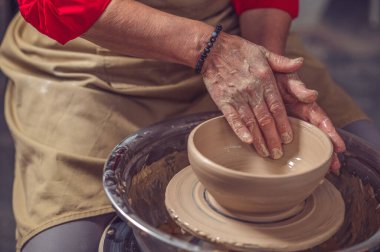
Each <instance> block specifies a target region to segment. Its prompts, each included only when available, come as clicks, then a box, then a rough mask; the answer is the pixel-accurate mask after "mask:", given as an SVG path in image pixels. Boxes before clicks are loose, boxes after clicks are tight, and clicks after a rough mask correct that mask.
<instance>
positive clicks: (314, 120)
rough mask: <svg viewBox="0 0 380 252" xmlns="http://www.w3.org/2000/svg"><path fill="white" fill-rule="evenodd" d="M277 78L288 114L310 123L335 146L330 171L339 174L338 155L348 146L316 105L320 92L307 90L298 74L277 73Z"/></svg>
mask: <svg viewBox="0 0 380 252" xmlns="http://www.w3.org/2000/svg"><path fill="white" fill-rule="evenodd" d="M275 78H276V80H277V86H278V89H279V91H280V93H281V96H282V98H283V101H284V104H285V107H286V110H287V112H288V114H289V115H292V116H295V117H298V118H300V119H302V120H304V121H307V122H310V123H311V124H313V125H315V126H317V127H318V128H319V129H321V130H322V131H323V132H325V133H326V134H327V135H328V136H329V137H330V139H331V141H332V143H333V146H334V154H333V160H332V162H331V166H330V169H331V171H332V172H334V173H338V172H339V169H340V162H339V159H338V156H337V153H340V152H343V151H345V150H346V146H345V144H344V141H343V140H342V138H341V137H340V136H339V134H338V133H337V132H336V130H335V127H334V125H333V124H332V122H331V120H330V118H328V116H327V115H326V113H325V112H324V111H323V109H322V108H321V107H320V106H319V105H318V104H317V103H316V100H317V97H318V92H317V91H315V90H310V89H307V88H306V87H305V84H304V83H303V82H302V81H301V79H300V78H299V76H298V74H297V73H290V74H285V73H275Z"/></svg>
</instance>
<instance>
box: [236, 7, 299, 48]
mask: <svg viewBox="0 0 380 252" xmlns="http://www.w3.org/2000/svg"><path fill="white" fill-rule="evenodd" d="M239 21H240V30H241V36H242V37H243V38H245V39H247V40H249V41H251V42H253V43H255V44H258V45H262V46H264V47H265V48H267V49H268V50H270V51H272V52H275V53H277V54H281V55H283V54H284V52H285V46H286V38H287V36H288V32H289V27H290V24H291V21H292V19H291V17H290V15H289V14H288V13H286V12H284V11H282V10H278V9H253V10H248V11H245V12H244V13H243V14H242V15H240V20H239Z"/></svg>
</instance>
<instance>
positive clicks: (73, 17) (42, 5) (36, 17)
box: [18, 0, 110, 44]
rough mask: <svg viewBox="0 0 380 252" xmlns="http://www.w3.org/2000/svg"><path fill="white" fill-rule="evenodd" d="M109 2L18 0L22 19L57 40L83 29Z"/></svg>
mask: <svg viewBox="0 0 380 252" xmlns="http://www.w3.org/2000/svg"><path fill="white" fill-rule="evenodd" d="M109 2H110V0H92V1H90V0H65V1H62V0H18V3H19V8H20V12H21V15H22V16H23V17H24V19H25V20H26V21H27V22H28V23H30V24H32V25H33V26H34V27H35V28H36V29H37V30H38V31H40V32H41V33H43V34H45V35H47V36H49V37H50V38H52V39H55V40H56V41H58V42H59V43H61V44H65V43H66V42H68V41H69V40H72V39H74V38H76V37H79V36H80V35H82V34H83V33H84V32H85V31H87V30H88V29H89V28H90V27H91V26H92V24H94V23H95V21H96V20H97V19H98V18H99V17H100V15H101V14H102V13H103V11H104V10H105V8H106V7H107V5H108V3H109Z"/></svg>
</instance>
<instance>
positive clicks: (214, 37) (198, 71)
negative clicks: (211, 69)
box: [195, 24, 223, 73]
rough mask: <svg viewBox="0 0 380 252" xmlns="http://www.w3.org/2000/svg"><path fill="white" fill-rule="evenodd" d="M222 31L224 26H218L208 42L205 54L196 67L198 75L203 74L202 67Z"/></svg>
mask: <svg viewBox="0 0 380 252" xmlns="http://www.w3.org/2000/svg"><path fill="white" fill-rule="evenodd" d="M222 29H223V26H222V25H221V24H218V25H217V26H216V27H215V30H214V31H213V32H212V33H211V37H210V40H209V42H207V46H206V48H205V49H204V50H203V53H202V54H201V56H200V57H199V59H198V62H197V64H196V66H195V72H196V73H200V72H201V70H202V67H203V63H204V62H205V60H206V57H207V55H208V53H209V52H210V50H211V47H212V46H213V45H214V42H215V41H216V38H217V37H218V35H219V33H220V32H221V31H222Z"/></svg>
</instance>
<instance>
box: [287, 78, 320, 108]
mask: <svg viewBox="0 0 380 252" xmlns="http://www.w3.org/2000/svg"><path fill="white" fill-rule="evenodd" d="M282 81H284V82H285V84H286V88H287V90H288V92H289V93H290V94H292V95H293V96H294V97H296V98H297V100H299V101H301V102H305V103H312V102H315V101H316V100H317V98H318V92H317V91H316V90H312V89H308V88H306V86H305V84H304V83H303V82H302V81H301V79H300V78H299V77H298V75H297V74H296V73H291V74H287V75H285V74H284V78H283V79H282Z"/></svg>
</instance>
